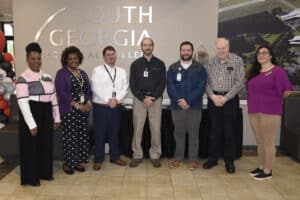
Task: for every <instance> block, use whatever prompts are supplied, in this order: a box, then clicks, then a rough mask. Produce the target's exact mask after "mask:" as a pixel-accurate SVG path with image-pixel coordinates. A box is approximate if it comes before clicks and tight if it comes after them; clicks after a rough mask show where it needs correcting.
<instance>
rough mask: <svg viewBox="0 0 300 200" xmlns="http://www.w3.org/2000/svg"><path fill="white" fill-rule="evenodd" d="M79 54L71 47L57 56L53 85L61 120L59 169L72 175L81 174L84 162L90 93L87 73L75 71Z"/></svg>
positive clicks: (80, 54) (86, 157)
mask: <svg viewBox="0 0 300 200" xmlns="http://www.w3.org/2000/svg"><path fill="white" fill-rule="evenodd" d="M82 60H83V55H82V53H81V51H80V50H79V49H78V48H77V47H75V46H70V47H67V48H66V49H65V50H64V51H63V53H62V56H61V64H62V66H63V67H62V68H61V69H60V70H58V71H57V74H56V79H55V86H56V90H57V97H58V103H59V108H60V114H61V118H62V129H63V130H62V140H63V148H64V164H63V170H64V172H65V173H66V174H74V170H76V171H79V172H84V171H85V168H84V167H83V165H82V163H87V162H88V156H89V152H88V150H89V135H88V117H89V112H90V110H91V97H92V94H91V90H90V83H89V78H88V76H87V74H86V73H85V72H84V71H83V70H82V69H79V65H80V64H81V63H82Z"/></svg>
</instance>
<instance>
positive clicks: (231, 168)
mask: <svg viewBox="0 0 300 200" xmlns="http://www.w3.org/2000/svg"><path fill="white" fill-rule="evenodd" d="M225 167H226V171H227V172H228V173H229V174H233V173H234V172H235V167H234V164H233V162H228V163H226V164H225Z"/></svg>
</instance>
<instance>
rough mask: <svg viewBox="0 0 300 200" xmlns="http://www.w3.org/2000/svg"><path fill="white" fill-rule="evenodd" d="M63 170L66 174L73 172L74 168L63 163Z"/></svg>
mask: <svg viewBox="0 0 300 200" xmlns="http://www.w3.org/2000/svg"><path fill="white" fill-rule="evenodd" d="M63 170H64V172H65V173H66V174H68V175H72V174H74V170H73V169H72V168H71V167H68V166H67V165H66V164H63Z"/></svg>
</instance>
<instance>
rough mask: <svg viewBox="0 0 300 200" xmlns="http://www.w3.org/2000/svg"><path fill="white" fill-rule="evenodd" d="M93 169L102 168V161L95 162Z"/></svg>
mask: <svg viewBox="0 0 300 200" xmlns="http://www.w3.org/2000/svg"><path fill="white" fill-rule="evenodd" d="M93 169H94V170H96V171H99V170H100V169H101V163H94V165H93Z"/></svg>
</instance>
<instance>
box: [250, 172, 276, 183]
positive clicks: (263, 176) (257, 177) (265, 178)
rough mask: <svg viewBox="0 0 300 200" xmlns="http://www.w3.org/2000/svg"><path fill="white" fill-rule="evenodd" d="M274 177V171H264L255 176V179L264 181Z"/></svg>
mask: <svg viewBox="0 0 300 200" xmlns="http://www.w3.org/2000/svg"><path fill="white" fill-rule="evenodd" d="M270 178H272V172H270V173H268V174H266V173H265V172H264V171H263V172H262V173H261V174H258V175H256V176H254V179H255V180H258V181H262V180H267V179H270Z"/></svg>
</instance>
